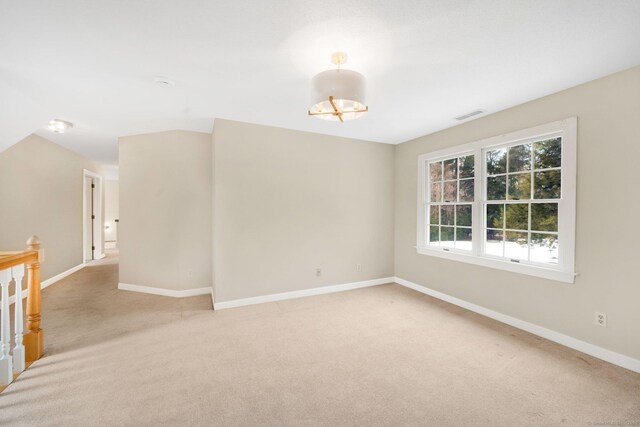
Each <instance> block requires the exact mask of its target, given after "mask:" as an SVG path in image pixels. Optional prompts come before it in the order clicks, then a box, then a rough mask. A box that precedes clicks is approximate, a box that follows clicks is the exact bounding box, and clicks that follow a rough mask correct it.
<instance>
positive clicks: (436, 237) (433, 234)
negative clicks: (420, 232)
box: [429, 225, 440, 246]
mask: <svg viewBox="0 0 640 427" xmlns="http://www.w3.org/2000/svg"><path fill="white" fill-rule="evenodd" d="M429 244H430V245H434V246H439V245H440V227H438V226H437V225H432V226H431V227H429Z"/></svg>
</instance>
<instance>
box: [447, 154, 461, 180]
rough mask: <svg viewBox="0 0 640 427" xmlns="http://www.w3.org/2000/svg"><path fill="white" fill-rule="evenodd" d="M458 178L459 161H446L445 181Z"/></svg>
mask: <svg viewBox="0 0 640 427" xmlns="http://www.w3.org/2000/svg"><path fill="white" fill-rule="evenodd" d="M456 178H458V159H449V160H445V161H444V179H456Z"/></svg>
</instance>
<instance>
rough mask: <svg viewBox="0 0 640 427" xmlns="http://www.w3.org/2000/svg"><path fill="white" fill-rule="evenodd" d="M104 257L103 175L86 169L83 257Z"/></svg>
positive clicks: (84, 174)
mask: <svg viewBox="0 0 640 427" xmlns="http://www.w3.org/2000/svg"><path fill="white" fill-rule="evenodd" d="M101 258H104V251H103V241H102V177H101V176H100V175H98V174H97V173H95V172H91V171H89V170H86V169H84V171H83V176H82V259H83V260H84V262H85V263H86V262H90V261H93V260H94V259H101Z"/></svg>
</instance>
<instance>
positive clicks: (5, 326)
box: [0, 269, 13, 385]
mask: <svg viewBox="0 0 640 427" xmlns="http://www.w3.org/2000/svg"><path fill="white" fill-rule="evenodd" d="M10 280H11V270H10V269H7V270H2V271H0V285H1V286H2V313H0V316H1V317H0V332H1V335H0V343H2V345H1V348H0V384H2V385H6V384H11V382H12V381H13V366H12V363H11V362H12V360H11V356H10V355H9V350H10V347H11V342H10V335H9V334H10V332H11V325H10V323H9V322H10V317H9V281H10Z"/></svg>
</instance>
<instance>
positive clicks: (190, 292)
mask: <svg viewBox="0 0 640 427" xmlns="http://www.w3.org/2000/svg"><path fill="white" fill-rule="evenodd" d="M118 289H120V290H122V291H132V292H141V293H143V294H152V295H161V296H164V297H173V298H186V297H194V296H197V295H207V294H211V295H212V296H213V293H212V288H211V287H210V286H207V287H204V288H196V289H184V290H175V289H163V288H154V287H151V286H141V285H131V284H129V283H118Z"/></svg>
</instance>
